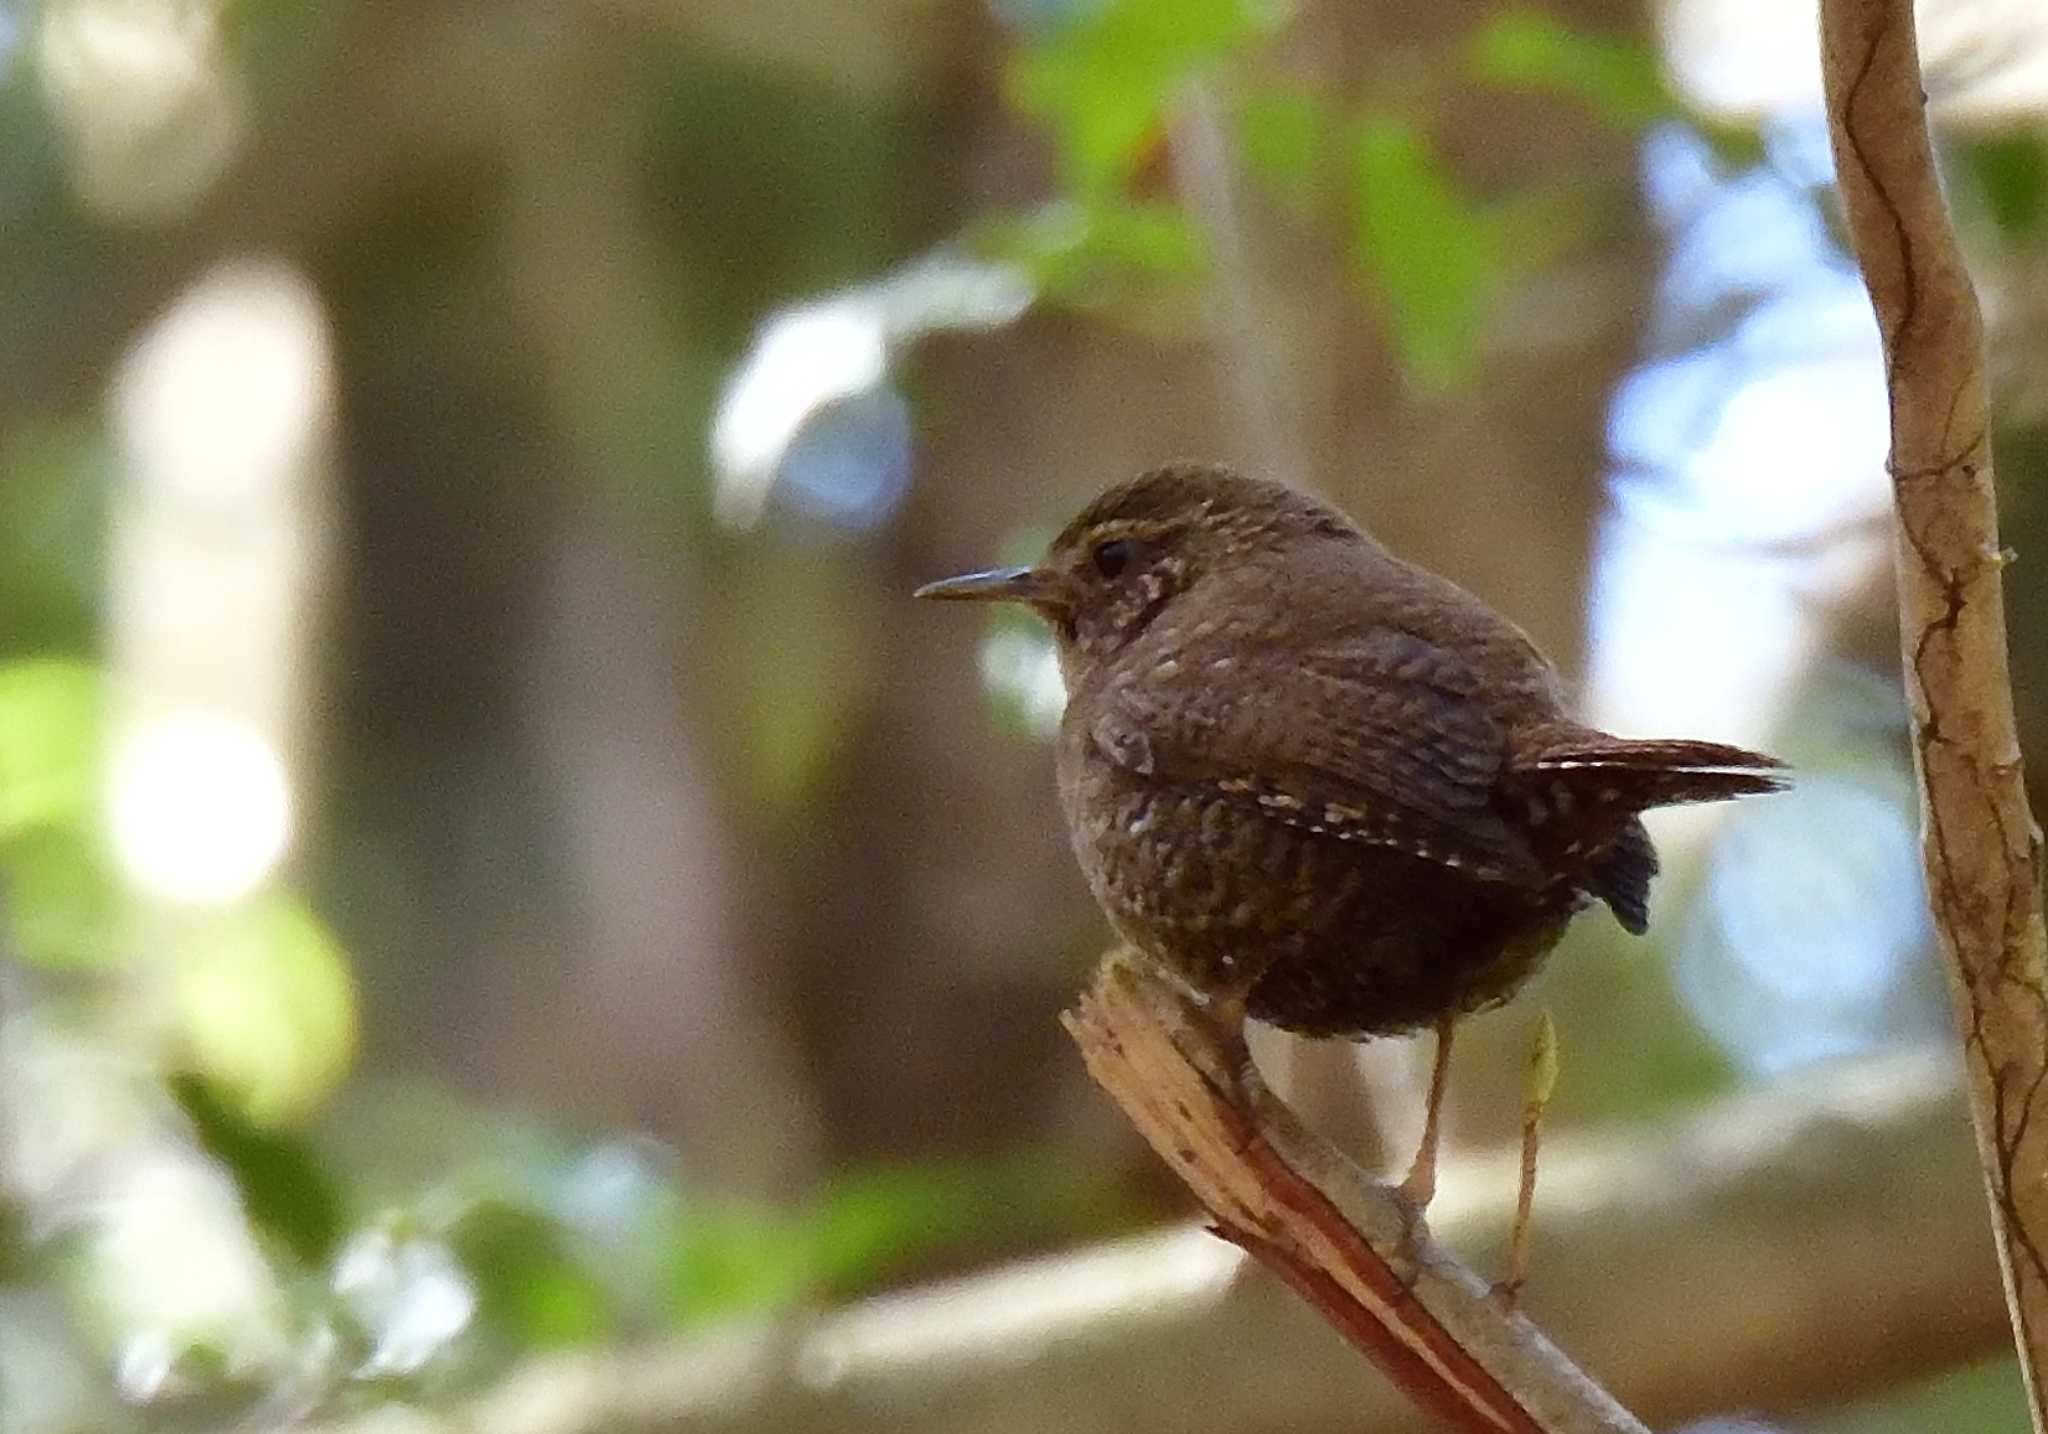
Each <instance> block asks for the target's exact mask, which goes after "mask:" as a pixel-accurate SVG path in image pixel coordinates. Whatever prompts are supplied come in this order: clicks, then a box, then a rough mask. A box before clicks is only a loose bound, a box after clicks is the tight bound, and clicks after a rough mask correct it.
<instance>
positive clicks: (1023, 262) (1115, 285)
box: [979, 199, 1203, 304]
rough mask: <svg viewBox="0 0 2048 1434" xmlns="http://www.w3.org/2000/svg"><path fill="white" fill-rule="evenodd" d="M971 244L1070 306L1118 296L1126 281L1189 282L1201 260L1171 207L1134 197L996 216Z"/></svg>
mask: <svg viewBox="0 0 2048 1434" xmlns="http://www.w3.org/2000/svg"><path fill="white" fill-rule="evenodd" d="M979 247H981V248H982V249H983V250H984V251H986V252H987V253H988V254H989V255H990V256H991V257H993V258H998V259H1004V260H1008V261H1009V262H1011V263H1013V264H1016V265H1017V266H1019V267H1020V268H1022V269H1023V270H1024V271H1025V272H1026V273H1027V274H1028V275H1029V276H1030V278H1031V281H1032V283H1033V284H1034V285H1036V286H1037V287H1038V288H1039V289H1040V290H1042V291H1043V292H1045V293H1047V294H1049V295H1052V296H1054V297H1056V298H1060V299H1064V300H1066V301H1067V302H1069V303H1075V304H1093V303H1099V302H1104V301H1106V300H1108V299H1111V298H1115V297H1119V296H1121V295H1122V294H1124V293H1125V291H1126V290H1127V289H1128V288H1129V286H1130V284H1131V283H1132V281H1134V280H1147V279H1180V278H1186V277H1189V276H1191V275H1193V274H1195V273H1197V272H1199V271H1200V269H1201V265H1202V261H1203V253H1202V246H1201V242H1200V238H1199V236H1198V235H1197V233H1196V231H1195V229H1194V226H1193V225H1192V224H1190V223H1189V221H1188V218H1187V216H1186V215H1185V214H1183V213H1182V212H1181V210H1180V209H1179V208H1178V207H1177V206H1175V205H1172V204H1166V203H1160V202H1150V201H1139V200H1121V199H1105V200H1101V201H1097V202H1091V203H1075V202H1068V201H1062V202H1059V203H1055V204H1048V205H1044V206H1042V207H1040V208H1039V209H1036V210H1034V211H1032V212H1031V213H1029V214H1025V215H1005V216H1001V217H999V218H997V219H994V220H992V221H990V222H989V223H987V224H985V225H983V226H982V229H981V232H980V235H979Z"/></svg>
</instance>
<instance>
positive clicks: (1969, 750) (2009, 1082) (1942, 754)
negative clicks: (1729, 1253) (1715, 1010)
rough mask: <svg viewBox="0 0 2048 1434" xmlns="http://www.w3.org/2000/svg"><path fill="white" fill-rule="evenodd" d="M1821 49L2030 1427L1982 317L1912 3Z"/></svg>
mask: <svg viewBox="0 0 2048 1434" xmlns="http://www.w3.org/2000/svg"><path fill="white" fill-rule="evenodd" d="M1821 57H1822V73H1823V76H1824V78H1825V82H1826V86H1827V101H1828V121H1829V130H1830V133H1831V136H1832V139H1833V143H1834V151H1835V167H1836V170H1837V174H1838V182H1839V184H1840V186H1841V192H1842V198H1843V202H1844V204H1845V206H1846V208H1847V210H1848V217H1849V234H1850V239H1851V241H1852V242H1853V244H1854V247H1855V250H1856V257H1857V259H1858V260H1859V261H1860V262H1861V263H1862V266H1863V276H1864V281H1865V283H1866V284H1867V285H1868V286H1869V289H1870V297H1871V302H1872V305H1873V307H1874V308H1875V309H1876V312H1877V321H1878V328H1879V331H1880V333H1881V335H1882V338H1883V342H1884V355H1885V372H1886V382H1887V385H1888V388H1889V393H1890V398H1891V414H1892V434H1891V438H1892V450H1891V474H1892V487H1893V497H1894V501H1895V504H1896V507H1897V511H1898V530H1897V531H1898V542H1897V547H1896V557H1897V571H1898V582H1899V618H1900V621H1899V636H1900V641H1901V643H1902V646H1903V650H1904V656H1905V680H1906V694H1907V698H1908V701H1909V703H1910V705H1911V710H1912V730H1913V751H1914V760H1915V765H1916V767H1917V769H1918V771H1919V776H1920V792H1921V819H1922V832H1923V856H1924V860H1925V863H1926V869H1927V884H1928V892H1929V899H1930V902H1931V905H1932V907H1933V912H1934V920H1935V926H1936V929H1937V930H1938V931H1939V933H1940V936H1941V944H1942V948H1943V951H1944V953H1945V955H1946V957H1947V966H1948V970H1949V978H1950V980H1949V985H1950V991H1951V994H1952V995H1953V997H1954V1005H1955V1012H1956V1019H1957V1022H1958V1023H1959V1025H1960V1026H1961V1028H1962V1035H1963V1043H1964V1050H1965V1053H1966V1056H1967V1061H1968V1070H1969V1087H1970V1096H1971V1105H1972V1110H1973V1114H1974V1115H1975V1117H1976V1126H1977V1148H1978V1155H1979V1158H1980V1160H1981V1162H1982V1164H1983V1168H1984V1178H1985V1184H1986V1186H1987V1188H1988V1190H1989V1193H1990V1197H1991V1207H1992V1217H1993V1219H1992V1223H1993V1227H1994V1229H1995V1232H1996V1234H1997V1238H1998V1249H1999V1255H2000V1261H2001V1264H2002V1266H2003V1268H2004V1273H2005V1285H2006V1298H2007V1304H2008V1306H2009V1307H2010V1310H2011V1314H2012V1323H2013V1330H2014V1334H2015V1337H2016V1342H2017V1344H2018V1346H2019V1353H2020V1366H2021V1368H2022V1369H2023V1370H2024V1371H2025V1372H2026V1378H2027V1389H2028V1396H2029V1401H2030V1406H2031V1409H2032V1412H2033V1420H2034V1428H2035V1430H2036V1431H2048V1408H2044V1404H2043V1390H2044V1379H2043V1375H2044V1374H2048V1256H2044V1252H2048V974H2044V961H2043V932H2042V924H2041V905H2040V854H2041V836H2040V832H2039V830H2038V829H2037V828H2036V827H2035V825H2034V822H2033V818H2032V816H2031V815H2030V813H2029V812H2028V809H2027V802H2026V789H2025V783H2024V780H2023V773H2022V771H2021V765H2020V749H2019V736H2018V731H2017V728H2016V724H2015V722H2014V719H2013V706H2012V683H2011V678H2010V674H2009V672H2008V669H2007V662H2006V643H2005V606H2004V598H2003V591H2002V582H2001V579H2000V569H2001V568H2002V567H2003V566H2004V562H2005V559H2004V557H2003V555H2002V552H2001V549H2000V547H1999V542H1998V522H1997V500H1996V494H1995V492H1994V489H1993V484H1992V470H1991V440H1990V417H1989V407H1990V406H1989V401H1988V397H1987V391H1986V383H1985V374H1984V340H1983V323H1982V319H1981V316H1980V314H1979V311H1978V307H1977V296H1976V292H1975V290H1974V289H1973V288H1972V287H1971V284H1970V277H1969V273H1968V271H1967V270H1966V269H1965V268H1964V265H1963V260H1962V255H1961V253H1960V251H1959V250H1958V249H1957V246H1956V241H1955V235H1954V232H1953V230H1952V228H1951V226H1950V223H1949V218H1948V213H1947V210H1946V209H1945V207H1944V206H1943V203H1942V198H1941V189H1940V185H1939V182H1938V179H1937V177H1936V174H1935V169H1934V161H1933V156H1932V150H1931V146H1930V144H1929V140H1928V133H1927V116H1926V97H1925V95H1924V94H1923V93H1922V90H1921V74H1920V61H1919V55H1918V46H1917V40H1916V37H1915V33H1914V21H1913V6H1912V4H1911V0H1823V3H1822V5H1821ZM2037 1116H2038V1117H2039V1118H2036V1117H2037Z"/></svg>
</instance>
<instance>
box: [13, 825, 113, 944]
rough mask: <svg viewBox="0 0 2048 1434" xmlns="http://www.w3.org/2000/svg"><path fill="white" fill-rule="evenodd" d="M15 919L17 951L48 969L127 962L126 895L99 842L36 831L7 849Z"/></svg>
mask: <svg viewBox="0 0 2048 1434" xmlns="http://www.w3.org/2000/svg"><path fill="white" fill-rule="evenodd" d="M0 870H4V871H5V873H6V879H7V880H6V886H7V901H8V914H9V916H10V917H11V924H12V927H13V933H14V942H15V946H16V949H17V950H19V952H20V953H21V955H22V957H23V958H24V959H26V960H29V961H33V962H35V963H36V964H37V965H41V966H97V965H100V964H102V963H105V962H109V961H112V960H114V959H115V958H117V957H118V956H120V955H121V952H122V947H121V940H120V923H121V893H120V889H119V887H118V885H117V884H116V883H115V881H114V878H113V874H112V873H111V872H110V871H109V870H108V869H107V864H106V860H105V857H104V854H103V853H102V852H101V851H100V850H99V847H98V844H97V843H96V842H95V841H94V840H93V838H92V837H90V836H89V835H87V834H86V833H85V832H84V831H81V830H79V829H78V828H76V827H69V826H48V827H39V828H36V829H34V830H32V831H30V832H28V833H26V834H25V835H22V836H19V837H16V838H15V839H14V840H13V841H11V842H9V843H8V844H7V846H6V851H5V859H4V861H0Z"/></svg>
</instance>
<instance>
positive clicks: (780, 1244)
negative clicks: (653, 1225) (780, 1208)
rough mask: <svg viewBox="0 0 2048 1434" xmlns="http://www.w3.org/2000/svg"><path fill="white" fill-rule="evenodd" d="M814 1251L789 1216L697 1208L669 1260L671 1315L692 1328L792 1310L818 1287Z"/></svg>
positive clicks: (684, 1222)
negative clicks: (757, 1313)
mask: <svg viewBox="0 0 2048 1434" xmlns="http://www.w3.org/2000/svg"><path fill="white" fill-rule="evenodd" d="M816 1253H817V1245H816V1242H815V1240H814V1239H813V1237H812V1235H811V1233H810V1232H809V1231H808V1230H806V1229H804V1228H802V1227H801V1226H800V1225H799V1224H798V1223H797V1222H795V1221H793V1220H791V1219H789V1218H788V1217H785V1216H778V1215H775V1214H772V1213H769V1212H766V1211H746V1210H711V1209H707V1208H700V1207H696V1206H693V1207H691V1208H690V1209H689V1210H687V1211H685V1212H684V1215H683V1218H682V1221H681V1223H680V1225H679V1226H678V1229H677V1231H676V1237H675V1240H674V1242H673V1245H672V1247H671V1250H670V1254H669V1278H668V1288H669V1311H670V1314H671V1315H672V1316H673V1318H674V1319H675V1320H676V1322H677V1323H678V1324H681V1325H695V1324H702V1323H705V1322H708V1321H711V1320H716V1319H723V1318H727V1317H730V1316H732V1315H738V1314H747V1313H751V1312H754V1311H758V1310H767V1309H780V1308H784V1307H786V1306H788V1305H791V1304H794V1303H795V1302H796V1301H797V1300H799V1299H801V1298H802V1297H803V1296H804V1295H806V1294H807V1293H809V1292H810V1291H811V1289H812V1288H813V1287H814V1285H815V1280H816V1268H817V1261H816Z"/></svg>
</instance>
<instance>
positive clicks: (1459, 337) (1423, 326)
mask: <svg viewBox="0 0 2048 1434" xmlns="http://www.w3.org/2000/svg"><path fill="white" fill-rule="evenodd" d="M1353 152H1354V156H1355V169H1354V173H1355V175H1356V180H1357V190H1356V196H1355V209H1354V221H1353V228H1352V257H1353V260H1354V261H1355V262H1356V263H1357V264H1358V266H1359V268H1360V269H1361V270H1362V271H1363V273H1364V274H1365V275H1366V276H1367V277H1368V278H1369V279H1370V280H1371V281H1372V283H1373V285H1374V287H1375V289H1376V291H1377V296H1378V297H1379V299H1380V301H1381V302H1382V303H1383V304H1384V305H1385V309H1386V314H1387V319H1388V322H1389V325H1390V326H1391V328H1392V331H1393V340H1394V346H1395V349H1396V351H1397V352H1398V354H1399V356H1400V359H1401V362H1402V365H1403V367H1404V368H1405V369H1406V370H1407V371H1408V372H1409V373H1410V374H1411V375H1412V376H1414V377H1416V378H1418V379H1420V380H1422V381H1423V382H1426V383H1431V384H1437V385H1448V384H1451V383H1454V382H1456V381H1457V380H1459V379H1462V378H1464V377H1466V376H1467V375H1468V374H1469V373H1470V372H1471V369H1472V365H1473V362H1474V359H1475V356H1476V353H1477V349H1478V343H1479V336H1480V332H1481V327H1482V325H1483V323H1484V320H1485V309H1486V302H1487V299H1488V298H1489V296H1490V295H1491V293H1492V290H1493V286H1494V282H1495V279H1496V277H1497V275H1498V272H1499V268H1500V265H1499V262H1498V258H1497V254H1496V250H1495V245H1494V242H1493V234H1494V226H1493V225H1491V224H1490V223H1489V222H1488V221H1487V219H1486V218H1485V216H1484V215H1482V214H1480V213H1479V212H1478V211H1477V210H1475V209H1474V208H1473V207H1472V206H1470V205H1469V204H1467V203H1466V201H1465V200H1464V198H1463V197H1462V196H1460V195H1459V194H1458V193H1457V191H1456V190H1455V189H1454V188H1453V187H1452V185H1451V181H1450V177H1449V176H1448V175H1447V174H1446V173H1445V172H1444V169H1443V166H1442V165H1441V163H1440V162H1439V161H1438V159H1437V157H1436V155H1435V154H1434V153H1433V152H1432V151H1431V149H1430V147H1429V143H1428V141H1427V140H1425V139H1424V138H1423V136H1422V135H1421V133H1420V132H1419V131H1418V130H1417V129H1416V128H1415V126H1414V125H1412V124H1411V123H1409V122H1408V121H1407V120H1405V119H1401V118H1399V117H1397V116H1392V115H1367V116H1366V117H1365V118H1363V119H1362V120H1360V121H1359V124H1358V127H1357V130H1356V132H1355V137H1354V141H1353Z"/></svg>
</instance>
